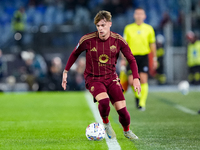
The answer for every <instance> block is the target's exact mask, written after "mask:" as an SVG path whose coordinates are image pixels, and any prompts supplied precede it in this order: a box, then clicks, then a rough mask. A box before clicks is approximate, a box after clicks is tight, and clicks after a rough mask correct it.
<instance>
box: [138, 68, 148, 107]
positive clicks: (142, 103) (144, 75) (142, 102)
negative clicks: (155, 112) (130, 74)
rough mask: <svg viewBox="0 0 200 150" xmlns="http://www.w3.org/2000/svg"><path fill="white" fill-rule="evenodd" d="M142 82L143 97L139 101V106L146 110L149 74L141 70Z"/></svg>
mask: <svg viewBox="0 0 200 150" xmlns="http://www.w3.org/2000/svg"><path fill="white" fill-rule="evenodd" d="M139 75H140V83H141V97H140V101H139V108H140V109H141V110H145V107H146V100H147V96H148V91H149V86H148V74H147V73H144V72H141V73H140V74H139Z"/></svg>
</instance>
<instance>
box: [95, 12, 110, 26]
mask: <svg viewBox="0 0 200 150" xmlns="http://www.w3.org/2000/svg"><path fill="white" fill-rule="evenodd" d="M111 18H112V15H111V13H110V12H109V11H105V10H101V11H99V12H98V13H97V14H96V16H95V17H94V24H95V25H96V24H97V23H98V22H99V21H100V20H102V19H105V20H106V21H109V22H111Z"/></svg>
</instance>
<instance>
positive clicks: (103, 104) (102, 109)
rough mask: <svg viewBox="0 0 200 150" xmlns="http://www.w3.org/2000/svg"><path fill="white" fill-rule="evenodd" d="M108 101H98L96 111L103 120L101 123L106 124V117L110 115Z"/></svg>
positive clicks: (107, 99)
mask: <svg viewBox="0 0 200 150" xmlns="http://www.w3.org/2000/svg"><path fill="white" fill-rule="evenodd" d="M109 103H110V99H109V98H105V99H102V100H100V101H99V105H98V109H99V113H100V115H101V118H102V119H103V123H108V122H109V120H108V115H109V113H110V105H109Z"/></svg>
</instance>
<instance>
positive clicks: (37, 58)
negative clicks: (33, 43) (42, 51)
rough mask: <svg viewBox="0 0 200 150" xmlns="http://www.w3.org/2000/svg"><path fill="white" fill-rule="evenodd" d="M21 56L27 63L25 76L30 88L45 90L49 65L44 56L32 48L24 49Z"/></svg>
mask: <svg viewBox="0 0 200 150" xmlns="http://www.w3.org/2000/svg"><path fill="white" fill-rule="evenodd" d="M21 56H22V59H23V60H24V61H25V64H26V74H25V75H24V77H23V78H24V80H25V81H26V82H27V83H28V85H29V90H33V91H36V90H39V91H41V90H45V89H46V85H45V84H46V80H45V77H46V75H47V65H46V62H45V61H44V58H43V57H42V56H41V55H39V54H35V53H34V52H33V51H32V50H28V51H23V52H22V53H21Z"/></svg>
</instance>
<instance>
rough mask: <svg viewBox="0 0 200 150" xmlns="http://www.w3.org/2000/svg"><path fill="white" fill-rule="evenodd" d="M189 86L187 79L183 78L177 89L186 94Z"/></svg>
mask: <svg viewBox="0 0 200 150" xmlns="http://www.w3.org/2000/svg"><path fill="white" fill-rule="evenodd" d="M189 88H190V84H189V83H188V81H185V80H184V81H181V82H180V83H179V84H178V89H179V91H180V92H181V93H182V94H183V95H187V94H188V93H189Z"/></svg>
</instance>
